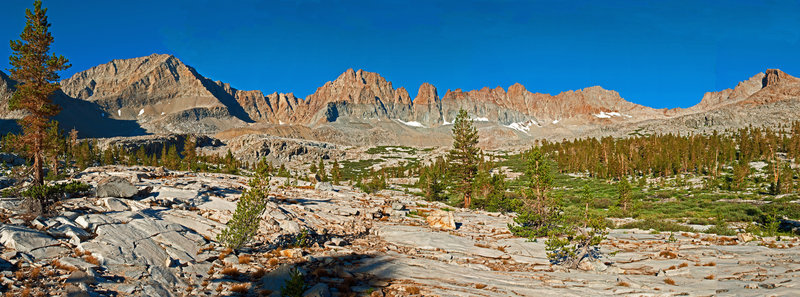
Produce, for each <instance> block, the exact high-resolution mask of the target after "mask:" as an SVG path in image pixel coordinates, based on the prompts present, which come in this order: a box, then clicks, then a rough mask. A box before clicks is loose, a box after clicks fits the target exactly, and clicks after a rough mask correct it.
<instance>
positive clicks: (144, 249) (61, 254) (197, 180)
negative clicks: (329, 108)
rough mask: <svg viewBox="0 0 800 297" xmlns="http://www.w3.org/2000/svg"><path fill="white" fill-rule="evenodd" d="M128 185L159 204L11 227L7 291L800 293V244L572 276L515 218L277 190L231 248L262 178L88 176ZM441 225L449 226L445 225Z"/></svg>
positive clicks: (662, 250) (618, 263)
mask: <svg viewBox="0 0 800 297" xmlns="http://www.w3.org/2000/svg"><path fill="white" fill-rule="evenodd" d="M112 176H115V177H119V178H122V179H125V180H132V181H135V182H133V183H132V185H133V186H134V187H135V188H136V189H137V192H138V191H139V190H142V189H150V192H149V194H147V195H141V196H136V197H135V198H131V199H125V198H114V197H110V198H109V197H101V198H72V199H67V200H64V201H62V203H61V205H60V210H59V212H58V213H57V216H54V217H47V218H42V217H40V218H36V219H34V220H32V221H30V222H20V221H21V220H17V219H14V216H13V215H12V216H10V217H8V218H5V219H4V220H3V223H2V225H0V243H2V245H3V247H4V251H3V253H2V254H0V267H2V268H3V273H2V275H0V283H2V286H3V289H4V290H6V291H8V292H12V293H20V292H22V290H25V289H26V288H31V290H33V292H34V293H36V292H41V293H44V294H45V295H60V294H65V293H69V294H77V295H81V294H88V295H90V296H103V295H118V296H145V295H146V296H217V295H235V294H239V293H236V292H244V294H246V295H247V294H249V295H252V296H259V295H262V296H263V295H267V296H269V295H273V296H279V295H280V292H279V291H280V290H281V288H282V287H283V286H284V284H285V282H286V280H287V279H290V278H291V275H292V272H293V271H295V270H296V271H297V272H299V273H301V274H302V277H303V278H304V280H305V282H306V284H307V285H308V286H307V288H306V290H307V291H306V294H305V295H306V296H354V295H355V296H407V295H424V296H540V295H547V296H552V295H563V296H597V295H626V296H627V295H659V296H661V295H666V296H672V295H690V296H696V295H734V296H762V295H776V296H791V295H796V294H797V292H798V291H799V290H800V288H799V287H798V285H797V284H798V283H800V261H799V260H798V259H800V241H798V240H797V239H796V238H789V239H786V238H784V239H783V240H781V241H778V240H777V238H760V237H752V238H751V237H749V236H739V237H725V236H716V235H707V234H699V233H680V234H678V233H676V234H672V238H670V234H664V233H651V232H650V231H643V230H636V229H634V230H622V229H617V230H612V231H611V232H610V234H609V236H608V239H607V240H605V241H603V243H602V244H601V254H602V255H603V256H602V257H601V258H599V259H596V260H593V261H585V262H584V263H582V265H581V266H580V269H577V270H566V269H564V268H563V267H561V266H557V265H551V263H550V262H549V261H548V259H547V257H546V252H545V247H544V240H538V241H529V240H527V239H524V238H517V237H514V236H513V235H512V234H511V233H509V232H508V228H507V224H508V223H509V222H511V221H512V217H511V216H509V215H505V214H499V213H489V212H483V211H473V210H467V209H458V208H456V209H453V208H452V207H448V206H446V205H444V204H440V203H432V202H427V201H423V200H421V199H420V198H419V197H416V196H413V195H411V194H407V193H404V192H400V191H392V190H384V191H381V192H379V193H376V194H371V195H368V194H364V193H362V192H360V191H358V190H356V189H354V188H352V187H350V186H340V185H330V184H325V185H321V186H316V187H315V186H314V185H312V184H309V183H306V182H303V181H295V180H292V181H287V180H286V179H284V178H277V177H273V178H272V180H271V190H270V193H271V194H270V197H269V202H268V206H267V209H266V211H265V212H264V213H263V214H262V220H261V222H260V226H259V231H258V234H257V235H256V236H255V238H253V240H252V242H251V243H250V244H249V245H248V246H246V247H245V248H243V249H241V250H239V251H230V250H226V249H225V248H223V247H222V246H221V245H220V244H219V243H217V242H216V236H217V234H218V233H219V232H220V231H221V230H222V229H223V228H224V227H225V223H226V222H227V221H228V220H229V219H230V217H231V214H232V212H233V211H234V210H235V208H236V201H237V199H238V198H239V196H240V195H241V193H242V191H243V190H245V189H246V187H247V183H246V182H247V178H246V177H242V176H236V175H227V174H211V173H190V172H173V171H164V170H161V169H157V168H150V167H118V166H110V167H97V168H89V169H87V170H85V171H84V172H82V173H81V174H80V175H79V176H78V177H77V178H78V179H79V180H81V181H83V182H86V183H89V184H91V185H93V186H97V184H98V183H100V182H101V181H103V180H105V179H108V178H109V177H112ZM3 203H4V205H6V204H8V205H11V204H13V202H9V201H3ZM429 215H435V216H437V217H439V218H447V221H448V224H438V223H441V220H435V222H434V223H437V224H433V226H431V224H430V222H429V221H430V220H427V219H426V217H428V216H429ZM450 218H452V220H453V224H452V225H453V227H454V228H450V227H449V225H451V224H450V223H449V221H450ZM444 225H447V226H444ZM740 238H745V239H746V241H747V242H745V240H743V239H740ZM668 280H669V281H668ZM376 294H377V295H376Z"/></svg>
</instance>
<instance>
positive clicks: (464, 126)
mask: <svg viewBox="0 0 800 297" xmlns="http://www.w3.org/2000/svg"><path fill="white" fill-rule="evenodd" d="M479 155H480V149H479V148H478V130H477V129H475V127H474V126H473V125H472V120H471V119H470V118H469V115H468V114H467V111H466V110H463V109H461V110H459V111H458V115H456V119H455V121H454V122H453V148H452V149H451V150H450V151H449V152H448V155H447V159H448V161H449V162H450V174H452V176H453V178H454V181H453V182H454V185H453V189H454V191H455V193H457V194H459V195H461V196H463V197H464V207H466V208H469V207H470V202H471V200H472V190H473V183H474V182H475V175H476V174H477V173H478V162H479V160H478V156H479Z"/></svg>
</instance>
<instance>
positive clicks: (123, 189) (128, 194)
mask: <svg viewBox="0 0 800 297" xmlns="http://www.w3.org/2000/svg"><path fill="white" fill-rule="evenodd" d="M138 193H139V189H137V188H136V186H134V185H133V184H132V183H131V182H130V181H129V180H127V179H124V178H121V177H118V176H109V177H107V178H104V179H103V180H101V181H100V182H99V183H97V197H117V198H132V197H134V196H136V194H138Z"/></svg>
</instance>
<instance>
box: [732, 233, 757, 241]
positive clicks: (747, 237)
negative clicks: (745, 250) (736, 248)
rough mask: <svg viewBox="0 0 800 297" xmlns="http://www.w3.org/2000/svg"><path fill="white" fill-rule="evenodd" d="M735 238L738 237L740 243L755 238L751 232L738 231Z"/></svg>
mask: <svg viewBox="0 0 800 297" xmlns="http://www.w3.org/2000/svg"><path fill="white" fill-rule="evenodd" d="M736 238H738V239H739V242H741V243H745V242H750V241H753V240H755V239H756V237H755V236H753V233H739V234H736Z"/></svg>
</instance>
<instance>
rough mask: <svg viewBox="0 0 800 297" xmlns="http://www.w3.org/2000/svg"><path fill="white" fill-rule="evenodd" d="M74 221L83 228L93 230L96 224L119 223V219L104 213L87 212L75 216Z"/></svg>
mask: <svg viewBox="0 0 800 297" xmlns="http://www.w3.org/2000/svg"><path fill="white" fill-rule="evenodd" d="M75 223H76V224H78V226H80V227H81V228H83V229H86V230H89V231H91V232H94V231H95V230H96V229H97V227H98V226H102V225H107V224H116V223H120V220H117V219H115V218H112V217H110V216H107V215H104V214H87V215H82V216H79V217H77V218H75Z"/></svg>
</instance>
